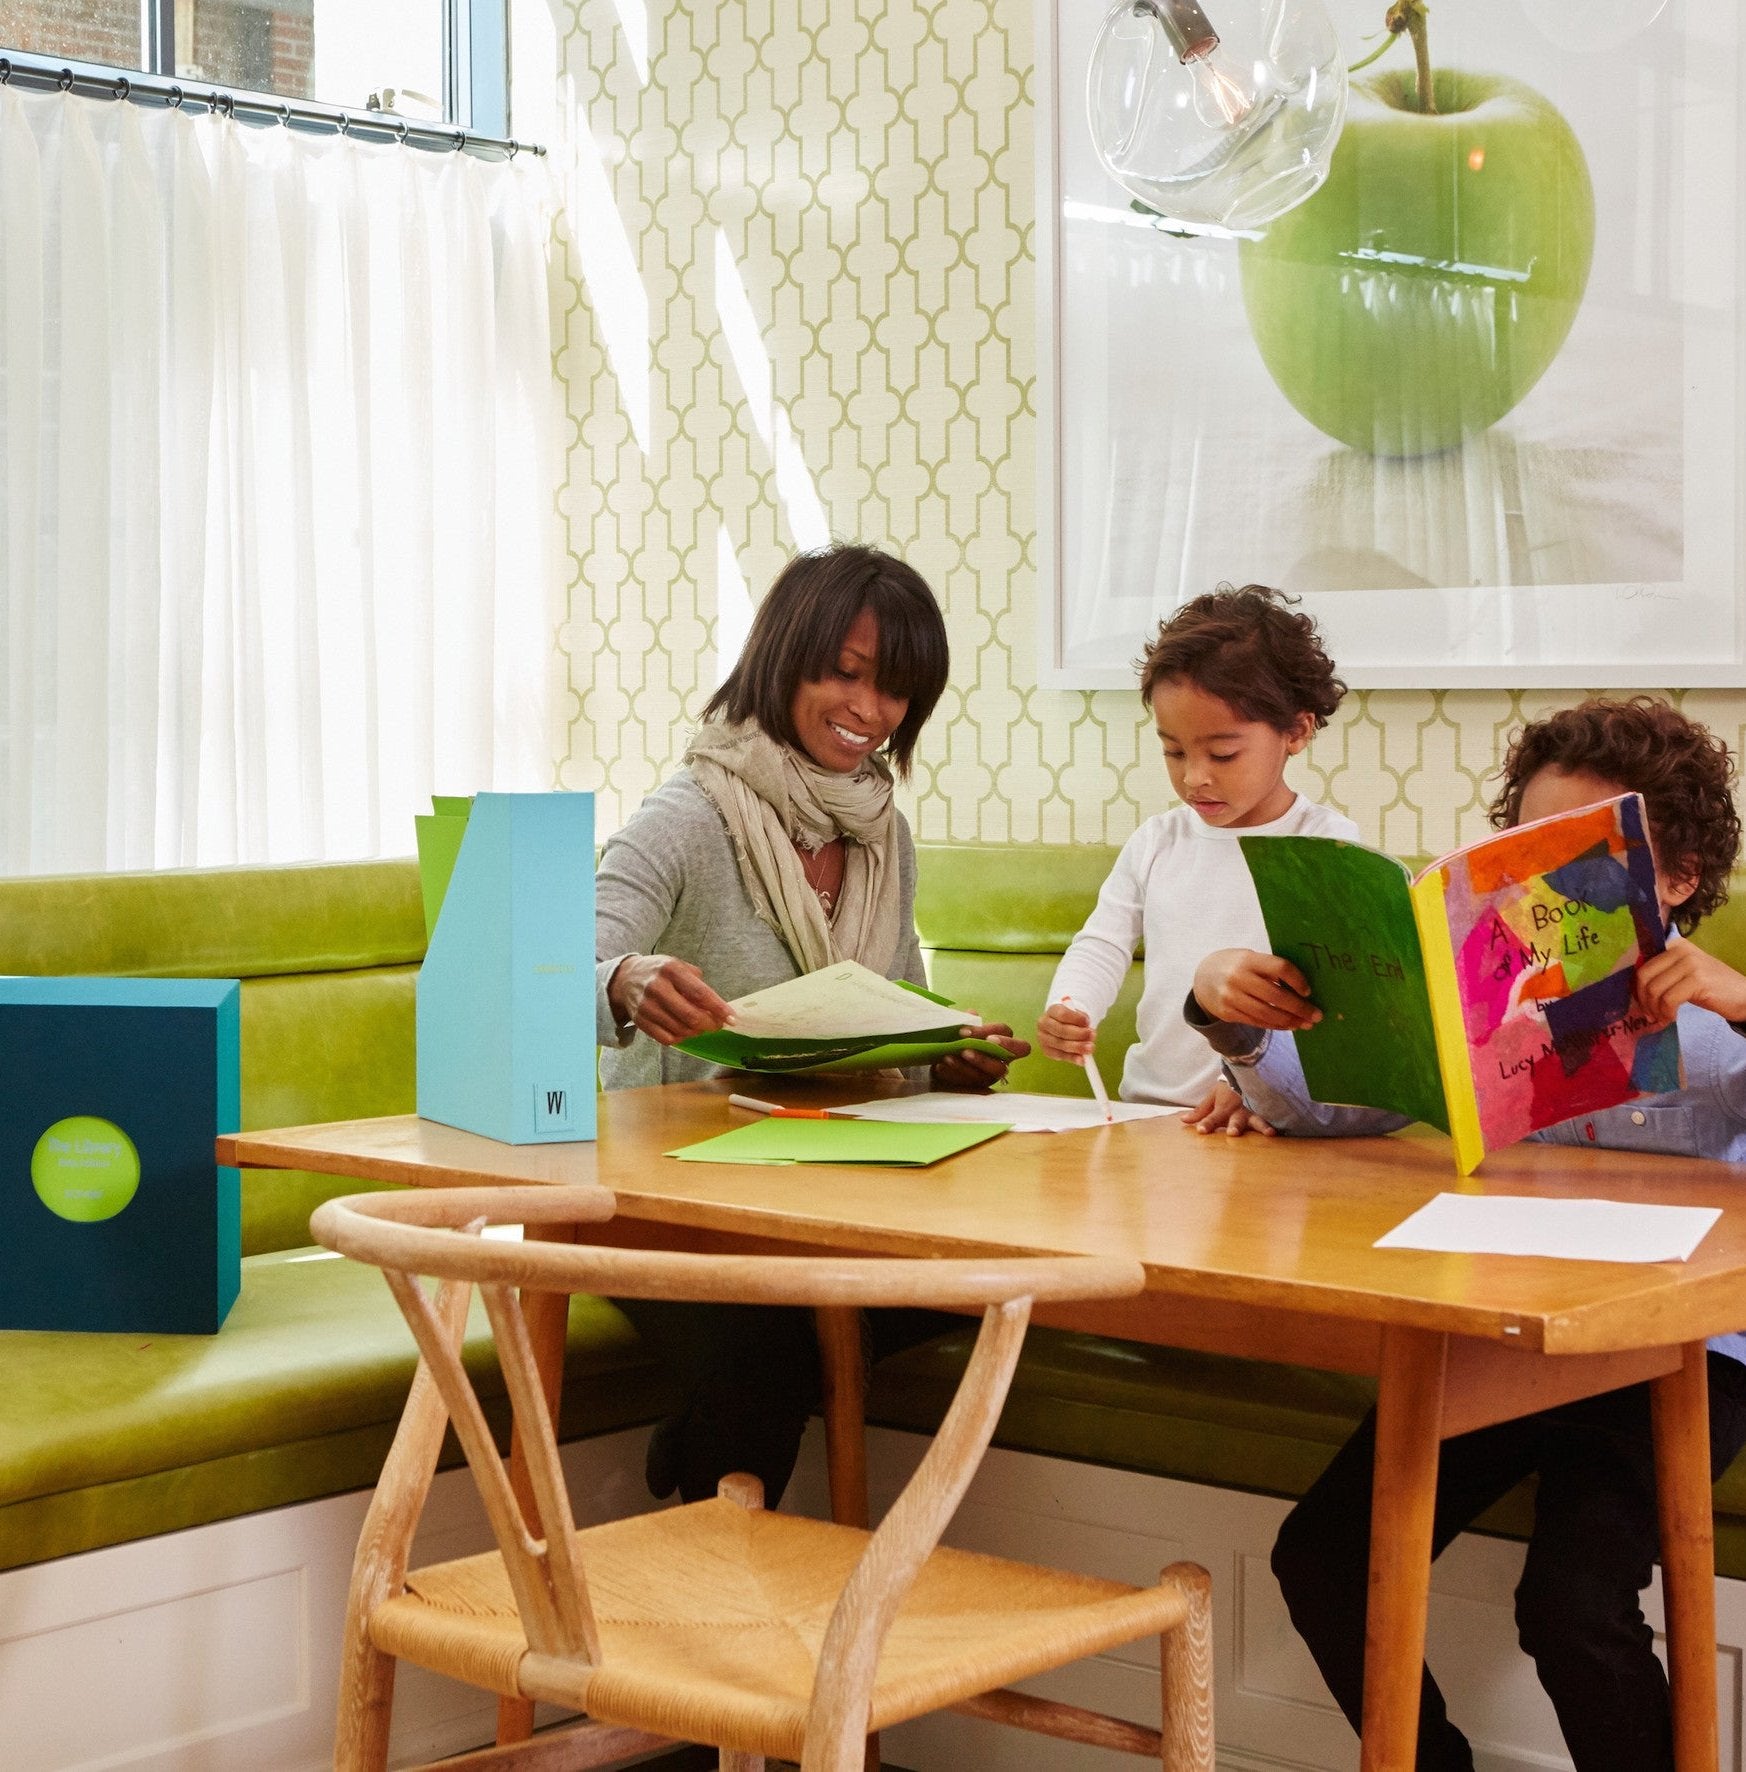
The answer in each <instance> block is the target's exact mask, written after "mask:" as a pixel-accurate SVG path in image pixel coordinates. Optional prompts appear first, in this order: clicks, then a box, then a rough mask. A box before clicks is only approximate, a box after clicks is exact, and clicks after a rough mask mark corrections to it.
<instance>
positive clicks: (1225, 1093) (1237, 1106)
mask: <svg viewBox="0 0 1746 1772" xmlns="http://www.w3.org/2000/svg"><path fill="white" fill-rule="evenodd" d="M1182 1123H1183V1125H1184V1126H1192V1127H1193V1128H1194V1130H1195V1131H1196V1132H1222V1133H1224V1134H1225V1136H1226V1137H1227V1138H1241V1137H1242V1136H1243V1134H1244V1133H1245V1132H1259V1133H1260V1134H1262V1136H1263V1137H1265V1138H1277V1137H1278V1136H1279V1135H1278V1133H1276V1132H1275V1131H1274V1130H1273V1128H1272V1127H1271V1126H1269V1125H1268V1123H1267V1122H1266V1121H1265V1120H1263V1119H1262V1118H1261V1116H1260V1115H1259V1114H1258V1113H1256V1112H1255V1111H1254V1110H1253V1109H1252V1108H1249V1107H1245V1106H1244V1104H1243V1098H1242V1096H1240V1095H1239V1094H1238V1093H1237V1092H1236V1090H1235V1089H1233V1088H1232V1087H1231V1086H1230V1084H1229V1083H1226V1082H1224V1081H1222V1080H1221V1081H1220V1082H1217V1083H1215V1084H1213V1091H1212V1094H1211V1095H1209V1096H1208V1097H1207V1098H1206V1100H1205V1101H1203V1102H1202V1103H1201V1104H1200V1106H1199V1107H1196V1108H1190V1109H1189V1111H1188V1112H1187V1113H1185V1114H1184V1115H1183V1116H1182Z"/></svg>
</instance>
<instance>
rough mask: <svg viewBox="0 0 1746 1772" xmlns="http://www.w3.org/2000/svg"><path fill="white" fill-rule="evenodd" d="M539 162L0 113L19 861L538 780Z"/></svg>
mask: <svg viewBox="0 0 1746 1772" xmlns="http://www.w3.org/2000/svg"><path fill="white" fill-rule="evenodd" d="M548 222H549V204H548V200H547V183H546V175H545V172H544V168H543V165H542V164H541V163H539V162H537V161H533V160H532V159H531V157H529V156H521V157H520V158H518V159H517V160H515V161H512V162H509V163H502V162H498V163H491V162H486V161H482V160H480V159H477V158H475V157H473V156H471V155H467V154H447V155H442V156H438V155H433V154H430V153H425V152H421V151H418V150H416V149H410V148H403V147H398V146H391V145H368V144H361V143H358V142H354V141H347V140H344V139H340V138H337V137H318V136H310V135H302V134H294V133H292V132H291V131H288V130H286V129H284V128H281V127H278V126H276V125H275V126H273V127H270V128H258V127H251V126H249V125H245V124H240V123H235V122H231V121H227V120H225V119H223V118H219V117H212V116H200V117H196V116H193V115H188V116H182V115H179V114H177V113H174V112H168V111H155V110H149V109H146V108H144V107H142V106H139V105H135V104H130V103H118V102H114V101H102V100H91V99H83V98H75V97H63V96H61V95H60V94H55V93H49V94H40V93H27V92H17V91H11V90H0V872H6V873H41V872H74V871H84V870H95V869H104V868H136V867H171V866H189V865H195V864H201V865H205V864H213V863H223V862H232V861H277V860H296V859H305V858H310V859H312V858H318V857H340V856H361V855H375V854H396V853H404V852H407V851H409V850H410V849H411V847H412V816H413V813H414V812H415V811H416V810H417V809H418V807H419V806H420V804H421V803H422V804H426V805H428V796H429V795H430V793H431V792H432V791H433V790H434V791H436V792H439V793H468V792H471V791H473V790H474V789H477V788H483V787H496V788H545V787H550V786H551V785H553V770H554V761H553V759H554V754H555V753H554V748H553V743H552V739H553V731H552V721H553V719H554V700H555V697H554V689H553V681H554V634H555V627H556V621H557V611H556V609H555V605H554V599H555V595H556V570H555V568H556V559H557V531H556V510H555V496H556V485H557V473H558V466H557V463H558V455H557V448H556V444H557V439H556V435H555V427H556V423H557V395H556V391H555V382H554V378H553V373H552V356H551V342H550V324H549V318H548V305H547V283H546V266H545V244H546V237H547V229H548Z"/></svg>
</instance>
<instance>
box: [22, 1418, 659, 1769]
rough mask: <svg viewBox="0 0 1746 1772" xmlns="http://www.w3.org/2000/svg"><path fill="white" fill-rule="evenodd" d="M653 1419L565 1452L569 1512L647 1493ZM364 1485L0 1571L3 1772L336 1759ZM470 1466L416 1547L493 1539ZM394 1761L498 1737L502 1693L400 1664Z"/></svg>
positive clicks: (434, 1494)
mask: <svg viewBox="0 0 1746 1772" xmlns="http://www.w3.org/2000/svg"><path fill="white" fill-rule="evenodd" d="M647 1438H648V1434H647V1430H646V1429H638V1430H636V1431H634V1432H629V1433H622V1434H609V1435H606V1436H604V1437H602V1438H600V1439H595V1440H582V1441H578V1442H576V1443H574V1444H572V1445H569V1446H566V1447H565V1448H564V1466H565V1469H566V1470H567V1471H568V1473H569V1476H570V1493H571V1496H572V1501H573V1505H574V1507H575V1510H576V1515H577V1519H578V1520H579V1521H580V1522H582V1523H584V1524H586V1523H588V1522H591V1521H594V1520H602V1519H610V1518H613V1517H614V1516H616V1515H620V1514H628V1513H635V1512H637V1511H639V1510H640V1509H642V1508H646V1507H650V1506H652V1505H653V1503H652V1502H650V1500H649V1498H648V1495H647V1493H646V1492H645V1490H644V1488H643V1480H642V1471H643V1448H644V1445H645V1442H646V1440H647ZM368 1502H369V1496H368V1494H367V1493H362V1492H360V1493H355V1494H351V1495H337V1496H332V1497H330V1498H329V1499H327V1500H325V1501H312V1502H307V1503H305V1504H303V1505H302V1506H299V1507H285V1508H275V1509H273V1510H271V1511H269V1512H267V1513H260V1514H250V1515H247V1516H245V1517H243V1518H241V1519H235V1520H222V1521H220V1522H218V1523H217V1524H215V1525H211V1526H201V1527H197V1528H195V1529H193V1530H191V1531H187V1532H172V1533H166V1534H165V1535H164V1536H162V1537H160V1538H146V1539H141V1540H139V1541H138V1542H137V1543H134V1544H119V1545H113V1546H111V1547H109V1548H107V1549H104V1550H96V1551H88V1552H86V1553H85V1554H84V1555H82V1556H76V1557H61V1558H59V1559H57V1560H55V1561H53V1562H49V1563H38V1564H33V1565H31V1566H30V1567H29V1568H24V1569H12V1570H8V1571H6V1572H5V1573H3V1574H0V1767H4V1768H5V1772H326V1768H328V1767H330V1766H331V1765H332V1763H333V1719H334V1691H335V1685H336V1681H337V1679H338V1668H339V1645H340V1626H341V1621H342V1620H343V1618H344V1616H345V1599H346V1584H347V1579H348V1577H349V1575H350V1573H351V1564H352V1549H353V1546H354V1545H355V1544H356V1542H357V1536H358V1528H359V1526H360V1525H361V1524H362V1522H363V1518H364V1510H365V1508H366V1506H367V1505H368ZM489 1545H490V1531H489V1529H488V1527H487V1526H486V1524H485V1517H484V1514H483V1511H482V1510H481V1509H480V1507H479V1505H478V1499H477V1496H476V1493H475V1491H474V1489H473V1485H472V1479H471V1478H470V1477H469V1476H468V1475H467V1474H466V1473H465V1472H464V1471H449V1472H445V1473H444V1474H443V1475H441V1476H439V1477H438V1478H437V1480H436V1483H435V1484H434V1485H433V1487H432V1491H431V1498H430V1503H429V1506H428V1507H427V1509H426V1512H425V1517H424V1522H423V1524H422V1526H421V1528H420V1530H419V1536H418V1542H417V1546H416V1549H415V1552H414V1560H415V1561H418V1562H436V1561H440V1560H441V1559H443V1558H445V1557H457V1556H467V1555H470V1554H471V1553H472V1552H474V1551H479V1550H485V1549H488V1548H489ZM394 1709H395V1719H394V1720H395V1727H394V1763H395V1764H396V1765H400V1764H407V1763H413V1762H417V1761H421V1760H426V1759H431V1758H435V1757H439V1756H440V1755H443V1754H449V1753H458V1752H459V1751H461V1750H462V1749H463V1748H467V1747H474V1746H477V1745H479V1744H481V1743H483V1742H487V1741H489V1740H490V1739H491V1737H492V1734H493V1732H494V1729H495V1726H496V1706H495V1703H494V1702H492V1701H489V1700H486V1701H484V1702H482V1701H481V1698H480V1695H479V1694H478V1693H477V1692H474V1691H472V1690H471V1689H469V1688H467V1687H464V1686H458V1685H455V1684H454V1683H453V1682H451V1681H447V1680H443V1679H439V1678H437V1677H436V1676H434V1675H429V1674H424V1673H421V1672H419V1671H418V1670H417V1669H404V1670H402V1672H401V1674H400V1676H399V1678H398V1681H397V1684H396V1691H395V1706H394Z"/></svg>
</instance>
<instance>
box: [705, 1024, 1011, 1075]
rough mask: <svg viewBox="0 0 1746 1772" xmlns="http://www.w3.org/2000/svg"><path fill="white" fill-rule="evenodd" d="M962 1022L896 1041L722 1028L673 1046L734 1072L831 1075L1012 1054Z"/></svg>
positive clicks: (865, 1036) (1001, 1057)
mask: <svg viewBox="0 0 1746 1772" xmlns="http://www.w3.org/2000/svg"><path fill="white" fill-rule="evenodd" d="M962 1025H963V1024H962V1023H959V1024H958V1026H954V1027H950V1028H941V1029H939V1030H937V1031H935V1032H932V1033H924V1034H904V1035H902V1036H900V1037H899V1038H897V1039H895V1040H893V1039H889V1038H886V1037H885V1036H884V1035H881V1034H866V1035H862V1036H860V1037H854V1036H849V1037H845V1038H843V1039H840V1040H773V1039H764V1038H762V1037H758V1036H754V1035H748V1034H736V1033H735V1032H734V1031H733V1029H732V1028H718V1029H717V1030H716V1031H715V1032H714V1033H712V1034H693V1035H692V1036H691V1038H690V1039H689V1040H681V1041H680V1042H679V1043H678V1045H677V1046H676V1047H675V1048H674V1050H675V1051H678V1052H689V1053H690V1054H691V1056H692V1057H693V1058H701V1059H704V1060H705V1061H706V1062H708V1063H709V1064H719V1065H722V1066H724V1067H725V1068H726V1069H728V1070H732V1071H770V1072H775V1073H778V1074H779V1073H782V1072H790V1071H791V1072H796V1073H799V1072H806V1073H809V1074H813V1075H822V1076H831V1075H837V1074H841V1073H846V1072H850V1071H880V1070H890V1069H894V1068H898V1067H901V1066H904V1065H920V1064H937V1063H939V1061H940V1060H941V1059H942V1058H948V1057H950V1056H951V1054H952V1053H954V1052H986V1053H988V1054H989V1056H990V1057H992V1058H998V1059H1002V1060H1005V1059H1008V1058H1010V1057H1011V1056H1012V1055H1011V1053H1009V1052H1008V1051H1007V1050H1006V1048H1005V1047H1004V1046H997V1045H995V1043H994V1042H993V1041H992V1040H967V1039H965V1037H964V1036H963V1035H962V1034H960V1033H959V1032H958V1027H961V1026H962Z"/></svg>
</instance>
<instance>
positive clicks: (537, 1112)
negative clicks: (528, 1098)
mask: <svg viewBox="0 0 1746 1772" xmlns="http://www.w3.org/2000/svg"><path fill="white" fill-rule="evenodd" d="M534 1129H535V1131H537V1132H567V1131H569V1130H570V1089H569V1086H568V1085H567V1084H558V1085H556V1086H554V1085H552V1084H546V1083H542V1084H539V1085H538V1086H536V1088H535V1089H534Z"/></svg>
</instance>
